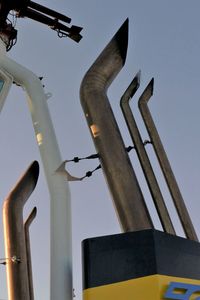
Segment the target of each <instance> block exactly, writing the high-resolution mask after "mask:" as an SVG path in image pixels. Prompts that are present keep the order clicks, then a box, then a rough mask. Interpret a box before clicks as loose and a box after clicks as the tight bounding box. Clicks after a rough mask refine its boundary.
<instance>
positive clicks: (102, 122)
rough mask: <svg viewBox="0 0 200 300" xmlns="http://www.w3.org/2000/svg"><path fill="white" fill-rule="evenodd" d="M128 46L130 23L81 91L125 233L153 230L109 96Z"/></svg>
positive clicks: (92, 68)
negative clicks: (111, 85)
mask: <svg viewBox="0 0 200 300" xmlns="http://www.w3.org/2000/svg"><path fill="white" fill-rule="evenodd" d="M127 45H128V20H126V21H125V22H124V24H123V25H122V26H121V28H120V29H119V31H118V32H117V33H116V34H115V36H114V37H113V38H112V40H111V41H110V43H109V44H108V45H107V46H106V48H105V49H104V50H103V51H102V52H101V54H100V55H99V57H98V58H97V60H96V61H95V62H94V64H93V65H92V66H91V67H90V69H89V70H88V72H87V73H86V75H85V76H84V78H83V81H82V84H81V89H80V97H81V104H82V107H83V110H84V112H85V116H86V119H87V122H88V126H89V128H90V130H91V134H92V137H93V141H94V144H95V147H96V150H97V152H98V154H99V155H100V161H101V165H102V169H103V172H104V174H105V177H106V179H107V183H108V186H109V188H110V191H111V194H112V197H113V201H114V204H115V207H116V211H117V214H118V217H119V221H120V223H121V226H122V228H123V230H124V231H125V232H126V231H133V230H142V229H147V228H152V227H153V225H152V221H151V217H150V215H149V212H148V210H147V207H146V204H145V201H144V198H143V195H142V192H141V189H140V186H139V184H138V181H137V178H136V175H135V173H134V170H133V168H132V165H131V162H130V160H129V157H128V155H127V153H126V150H125V146H124V143H123V140H122V137H121V134H120V132H119V128H118V126H117V123H116V120H115V117H114V115H113V112H112V109H111V106H110V103H109V101H108V97H107V95H106V92H107V89H108V87H109V86H110V84H111V82H112V81H113V80H114V78H115V77H116V75H117V74H118V73H119V71H120V70H121V68H122V67H123V65H124V63H125V59H126V52H127Z"/></svg>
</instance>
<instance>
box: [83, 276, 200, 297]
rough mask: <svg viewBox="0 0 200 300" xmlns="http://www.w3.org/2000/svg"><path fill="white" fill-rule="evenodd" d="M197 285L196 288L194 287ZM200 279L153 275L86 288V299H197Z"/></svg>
mask: <svg viewBox="0 0 200 300" xmlns="http://www.w3.org/2000/svg"><path fill="white" fill-rule="evenodd" d="M194 286H195V287H196V288H195V290H194V288H193V287H194ZM198 296H199V297H200V280H192V279H186V278H178V277H170V276H164V275H152V276H146V277H142V278H137V279H131V280H127V281H122V282H118V283H113V284H108V285H104V286H99V287H95V288H89V289H86V290H84V292H83V299H84V300H122V299H123V300H164V299H180V300H196V299H200V298H197V297H198Z"/></svg>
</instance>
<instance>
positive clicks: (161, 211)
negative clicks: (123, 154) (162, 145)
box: [120, 72, 175, 234]
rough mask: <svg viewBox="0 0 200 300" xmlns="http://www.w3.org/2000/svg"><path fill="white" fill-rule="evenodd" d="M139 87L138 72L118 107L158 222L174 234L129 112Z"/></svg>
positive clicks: (136, 128)
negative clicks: (132, 99) (130, 102)
mask: <svg viewBox="0 0 200 300" xmlns="http://www.w3.org/2000/svg"><path fill="white" fill-rule="evenodd" d="M139 86H140V72H139V73H138V74H137V75H136V76H135V78H134V79H133V81H132V82H131V84H130V85H129V87H128V88H127V90H126V91H125V93H124V94H123V96H122V97H121V101H120V106H121V109H122V112H123V115H124V118H125V121H126V124H127V127H128V129H129V133H130V136H131V138H132V141H133V144H134V146H135V150H136V153H137V155H138V158H139V161H140V164H141V167H142V170H143V173H144V176H145V178H146V181H147V184H148V187H149V190H150V193H151V195H152V199H153V201H154V204H155V207H156V210H157V212H158V215H159V218H160V222H161V224H162V226H163V229H164V231H165V232H167V233H171V234H175V230H174V227H173V224H172V221H171V219H170V216H169V213H168V210H167V207H166V205H165V202H164V199H163V196H162V193H161V191H160V188H159V185H158V182H157V179H156V177H155V174H154V171H153V168H152V166H151V163H150V160H149V157H148V155H147V153H146V150H145V147H144V144H143V141H142V138H141V135H140V132H139V129H138V127H137V124H136V121H135V118H134V116H133V113H132V111H131V108H130V105H129V101H130V100H131V98H132V97H133V95H134V94H135V93H136V91H137V89H138V88H139Z"/></svg>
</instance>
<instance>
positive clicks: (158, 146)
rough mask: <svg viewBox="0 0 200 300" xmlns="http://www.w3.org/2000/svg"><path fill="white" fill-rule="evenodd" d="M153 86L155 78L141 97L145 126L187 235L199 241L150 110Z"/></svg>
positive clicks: (140, 107)
mask: <svg viewBox="0 0 200 300" xmlns="http://www.w3.org/2000/svg"><path fill="white" fill-rule="evenodd" d="M153 86H154V79H152V80H151V81H150V83H149V84H148V86H147V87H146V89H145V91H144V92H143V94H142V96H141V97H140V99H139V102H138V105H139V109H140V112H141V115H142V118H143V120H144V123H145V126H146V128H147V131H148V134H149V137H150V139H151V142H152V145H153V147H154V151H155V153H156V156H157V159H158V161H159V164H160V167H161V170H162V172H163V175H164V177H165V181H166V183H167V186H168V188H169V191H170V194H171V196H172V199H173V202H174V205H175V207H176V210H177V213H178V216H179V219H180V221H181V224H182V227H183V230H184V232H185V235H186V237H187V238H188V239H190V240H194V241H198V237H197V235H196V232H195V229H194V227H193V224H192V221H191V218H190V215H189V213H188V210H187V208H186V206H185V202H184V200H183V197H182V195H181V192H180V189H179V187H178V184H177V181H176V178H175V176H174V173H173V171H172V168H171V165H170V163H169V160H168V158H167V154H166V152H165V149H164V147H163V144H162V142H161V139H160V137H159V134H158V131H157V129H156V126H155V124H154V121H153V118H152V116H151V113H150V110H149V108H148V101H149V100H150V98H151V96H152V94H153Z"/></svg>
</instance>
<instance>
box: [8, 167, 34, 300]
mask: <svg viewBox="0 0 200 300" xmlns="http://www.w3.org/2000/svg"><path fill="white" fill-rule="evenodd" d="M38 175H39V165H38V163H37V162H36V161H34V162H33V163H32V164H31V165H30V167H29V168H28V170H27V171H26V172H25V173H24V175H23V176H22V177H21V179H20V180H19V181H18V183H17V184H16V186H15V187H14V188H13V190H12V191H11V193H10V194H9V195H8V197H7V198H6V199H5V201H4V204H3V223H4V239H5V252H6V257H7V258H8V263H7V265H6V270H7V283H8V299H9V300H30V295H29V281H28V269H27V255H26V243H25V234H24V224H23V207H24V204H25V203H26V201H27V200H28V198H29V196H30V195H31V193H32V192H33V190H34V188H35V186H36V183H37V179H38Z"/></svg>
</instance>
